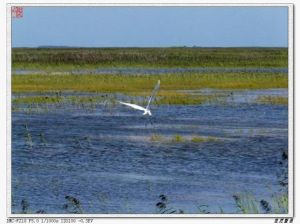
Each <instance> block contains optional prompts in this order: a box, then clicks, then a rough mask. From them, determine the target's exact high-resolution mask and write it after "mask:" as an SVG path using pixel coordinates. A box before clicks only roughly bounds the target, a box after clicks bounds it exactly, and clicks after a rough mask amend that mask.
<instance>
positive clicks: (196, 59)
mask: <svg viewBox="0 0 300 224" xmlns="http://www.w3.org/2000/svg"><path fill="white" fill-rule="evenodd" d="M287 65H288V50H287V48H198V47H192V48H188V47H173V48H14V49H13V50H12V67H13V69H17V68H19V69H42V70H51V69H78V68H81V69H82V68H100V67H155V68H158V67H256V68H262V67H264V68H265V67H277V68H279V67H287Z"/></svg>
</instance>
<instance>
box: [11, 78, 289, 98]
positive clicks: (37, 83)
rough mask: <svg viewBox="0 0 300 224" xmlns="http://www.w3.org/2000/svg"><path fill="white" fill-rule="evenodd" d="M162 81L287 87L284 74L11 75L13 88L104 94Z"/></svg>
mask: <svg viewBox="0 0 300 224" xmlns="http://www.w3.org/2000/svg"><path fill="white" fill-rule="evenodd" d="M158 79H160V80H161V89H160V91H166V90H193V89H200V88H218V89H266V88H287V87H288V76H287V75H286V74H265V73H260V74H254V73H230V74H220V73H214V74H163V75H112V74H108V75H38V74H35V75H13V77H12V91H13V92H14V93H16V92H47V91H67V90H68V91H69V90H71V91H78V92H107V93H115V92H120V93H137V92H141V93H147V94H150V93H151V91H152V88H153V85H154V84H155V83H156V82H157V80H158Z"/></svg>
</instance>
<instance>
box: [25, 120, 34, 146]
mask: <svg viewBox="0 0 300 224" xmlns="http://www.w3.org/2000/svg"><path fill="white" fill-rule="evenodd" d="M24 128H25V141H26V144H27V145H28V146H29V148H30V149H32V147H33V141H32V137H31V134H30V131H29V129H28V125H27V124H25V125H24Z"/></svg>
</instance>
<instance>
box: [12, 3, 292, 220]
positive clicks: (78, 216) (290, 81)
mask: <svg viewBox="0 0 300 224" xmlns="http://www.w3.org/2000/svg"><path fill="white" fill-rule="evenodd" d="M13 6H22V7H48V6H52V7H53V6H55V7H64V6H67V7H80V6H81V7H85V6H93V7H136V6H140V7H141V6H142V7H172V6H176V7H207V6H210V7H234V6H236V7H241V6H242V7H260V6H261V7H287V8H288V94H289V96H288V97H289V98H288V158H289V160H288V183H289V185H288V200H289V207H288V213H287V214H163V215H162V214H12V213H11V175H12V172H11V169H12V164H11V141H12V140H11V136H12V135H11V122H12V121H11V48H12V44H11V43H12V39H11V38H12V34H11V33H12V22H11V20H12V18H11V7H13ZM6 19H7V20H6V31H7V32H6V118H7V120H6V132H7V134H6V141H7V143H6V168H7V171H6V181H7V183H6V189H7V192H6V195H7V198H6V200H7V203H6V208H7V210H6V215H7V217H8V218H44V217H47V218H57V217H59V218H106V217H111V218H125V217H126V218H134V217H140V218H141V217H143V218H160V217H164V218H166V217H172V218H179V217H180V218H182V217H186V218H197V217H199V218H201V217H202V218H292V217H294V175H295V171H294V161H295V159H294V4H292V3H237V4H234V3H178V2H177V3H121V2H119V3H95V2H90V3H80V2H73V3H72V2H68V3H45V2H43V3H39V2H36V3H32V2H30V3H24V2H22V3H21V2H9V3H6Z"/></svg>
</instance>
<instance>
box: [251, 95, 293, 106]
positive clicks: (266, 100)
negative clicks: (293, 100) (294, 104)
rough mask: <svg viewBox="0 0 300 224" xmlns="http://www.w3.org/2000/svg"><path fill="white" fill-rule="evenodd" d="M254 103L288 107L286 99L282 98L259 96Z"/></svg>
mask: <svg viewBox="0 0 300 224" xmlns="http://www.w3.org/2000/svg"><path fill="white" fill-rule="evenodd" d="M256 102H258V103H263V104H273V105H288V102H289V101H288V97H282V96H259V97H258V98H257V99H256Z"/></svg>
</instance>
